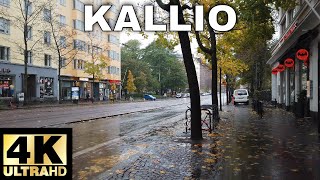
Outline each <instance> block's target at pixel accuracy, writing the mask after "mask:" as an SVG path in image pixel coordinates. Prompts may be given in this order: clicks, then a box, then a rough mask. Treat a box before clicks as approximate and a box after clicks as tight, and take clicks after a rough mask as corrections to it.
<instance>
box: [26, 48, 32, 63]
mask: <svg viewBox="0 0 320 180" xmlns="http://www.w3.org/2000/svg"><path fill="white" fill-rule="evenodd" d="M27 55H28V64H32V51H27Z"/></svg>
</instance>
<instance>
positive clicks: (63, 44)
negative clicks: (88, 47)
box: [60, 36, 67, 48]
mask: <svg viewBox="0 0 320 180" xmlns="http://www.w3.org/2000/svg"><path fill="white" fill-rule="evenodd" d="M66 41H67V40H66V37H64V36H60V47H62V48H66V47H67V42H66Z"/></svg>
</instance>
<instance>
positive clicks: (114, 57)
mask: <svg viewBox="0 0 320 180" xmlns="http://www.w3.org/2000/svg"><path fill="white" fill-rule="evenodd" d="M119 56H120V55H119V53H117V52H115V51H110V50H108V57H109V58H111V59H112V60H119V59H120V57H119Z"/></svg>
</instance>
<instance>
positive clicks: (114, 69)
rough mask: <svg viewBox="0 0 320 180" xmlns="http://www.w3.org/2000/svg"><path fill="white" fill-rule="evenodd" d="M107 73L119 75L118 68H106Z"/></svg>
mask: <svg viewBox="0 0 320 180" xmlns="http://www.w3.org/2000/svg"><path fill="white" fill-rule="evenodd" d="M107 73H108V74H114V75H120V68H117V67H115V66H108V68H107Z"/></svg>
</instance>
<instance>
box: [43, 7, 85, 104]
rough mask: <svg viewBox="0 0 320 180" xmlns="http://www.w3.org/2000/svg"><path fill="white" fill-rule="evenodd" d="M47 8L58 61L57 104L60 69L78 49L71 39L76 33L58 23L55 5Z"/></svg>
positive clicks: (60, 90)
mask: <svg viewBox="0 0 320 180" xmlns="http://www.w3.org/2000/svg"><path fill="white" fill-rule="evenodd" d="M47 8H48V9H49V10H50V11H49V13H50V16H51V18H50V19H49V21H48V23H49V24H50V31H51V33H52V37H53V41H54V46H53V49H54V51H56V52H57V55H58V59H57V62H56V63H57V65H58V82H59V99H58V100H59V102H61V99H62V80H61V69H62V68H65V67H67V66H68V65H69V64H70V63H71V62H72V61H73V59H74V58H75V57H76V56H77V54H78V52H79V51H78V49H75V48H74V44H73V37H74V35H76V31H75V30H74V29H72V28H70V27H67V26H66V25H65V24H62V23H61V22H60V14H59V13H58V12H57V11H56V3H52V2H51V4H48V6H47Z"/></svg>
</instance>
